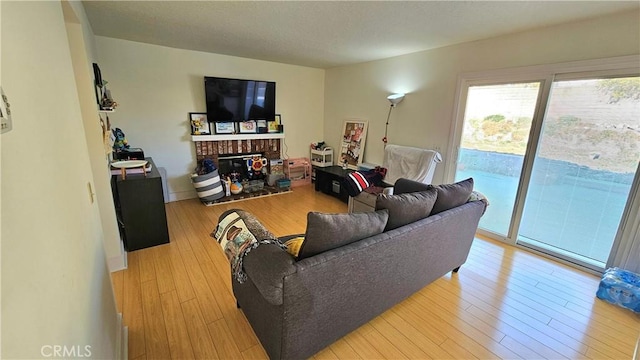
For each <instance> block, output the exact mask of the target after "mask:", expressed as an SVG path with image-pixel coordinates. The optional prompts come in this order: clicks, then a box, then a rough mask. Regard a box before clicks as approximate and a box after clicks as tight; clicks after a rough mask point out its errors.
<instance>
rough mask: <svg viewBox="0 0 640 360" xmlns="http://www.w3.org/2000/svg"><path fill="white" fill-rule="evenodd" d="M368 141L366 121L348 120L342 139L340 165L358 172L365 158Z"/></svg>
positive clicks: (343, 129) (345, 123)
mask: <svg viewBox="0 0 640 360" xmlns="http://www.w3.org/2000/svg"><path fill="white" fill-rule="evenodd" d="M366 139H367V121H366V120H346V121H345V122H344V127H343V128H342V139H340V157H339V163H338V165H343V166H344V165H345V164H346V166H347V167H348V168H350V169H354V170H357V169H358V165H359V164H361V163H362V157H363V156H364V145H365V141H366Z"/></svg>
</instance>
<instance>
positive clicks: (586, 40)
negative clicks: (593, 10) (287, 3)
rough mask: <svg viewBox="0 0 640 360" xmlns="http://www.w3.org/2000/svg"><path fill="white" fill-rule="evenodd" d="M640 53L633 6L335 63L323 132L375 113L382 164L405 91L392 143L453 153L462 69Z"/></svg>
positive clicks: (376, 159)
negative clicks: (393, 104)
mask: <svg viewBox="0 0 640 360" xmlns="http://www.w3.org/2000/svg"><path fill="white" fill-rule="evenodd" d="M638 53H640V19H639V17H638V14H637V12H632V13H623V14H617V15H613V16H607V17H602V18H598V19H593V20H589V21H582V22H576V23H569V24H564V25H560V26H554V27H547V28H543V29H539V30H535V31H528V32H523V33H518V34H512V35H508V36H502V37H497V38H492V39H487V40H482V41H476V42H471V43H464V44H459V45H454V46H449V47H445V48H440V49H434V50H430V51H423V52H419V53H415V54H410V55H405V56H399V57H395V58H391V59H386V60H381V61H374V62H368V63H362V64H356V65H353V66H345V67H339V68H333V69H329V70H327V72H326V76H325V77H326V81H325V117H324V138H325V140H326V141H327V142H329V143H330V144H332V145H333V146H334V147H337V146H338V145H339V139H340V131H341V129H342V124H343V121H344V120H345V119H346V118H361V119H365V120H369V130H368V135H367V141H366V147H365V154H364V161H365V162H370V163H377V164H381V163H382V157H383V143H382V141H381V139H382V137H383V136H384V125H385V120H386V116H387V112H388V109H389V102H388V101H387V100H386V99H385V98H386V96H387V95H389V94H390V93H393V92H406V93H408V95H407V96H406V98H405V99H404V101H403V102H402V103H401V104H399V105H398V107H397V108H396V109H394V110H393V113H392V114H391V120H390V124H389V135H388V138H389V143H394V144H400V145H408V146H416V147H425V148H435V149H439V151H440V152H441V153H442V154H443V155H444V160H445V161H449V160H450V154H447V153H446V149H447V147H448V143H449V137H450V136H449V132H450V127H451V123H452V121H453V118H454V102H455V91H456V82H457V77H458V75H459V74H460V73H461V72H467V71H479V70H489V69H500V68H509V67H517V66H525V65H537V64H549V63H558V62H566V61H573V60H585V59H596V58H604V57H613V56H621V55H631V54H638ZM444 168H445V164H441V165H440V166H438V168H437V170H436V174H435V176H434V183H440V182H444V181H445V180H446V179H444ZM448 180H451V179H448Z"/></svg>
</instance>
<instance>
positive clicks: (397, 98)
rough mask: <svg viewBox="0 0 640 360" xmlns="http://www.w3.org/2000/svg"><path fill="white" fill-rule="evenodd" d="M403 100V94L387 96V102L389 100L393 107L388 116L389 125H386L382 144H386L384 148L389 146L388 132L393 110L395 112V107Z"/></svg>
mask: <svg viewBox="0 0 640 360" xmlns="http://www.w3.org/2000/svg"><path fill="white" fill-rule="evenodd" d="M402 99H404V94H402V93H396V94H391V95H389V96H387V100H389V102H390V103H391V106H389V114H387V123H386V124H385V125H384V137H383V138H382V142H383V143H384V146H385V147H386V146H387V130H388V128H389V118H390V117H391V110H393V108H394V107H396V105H398V104H399V103H400V102H401V101H402Z"/></svg>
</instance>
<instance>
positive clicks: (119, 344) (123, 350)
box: [115, 313, 129, 360]
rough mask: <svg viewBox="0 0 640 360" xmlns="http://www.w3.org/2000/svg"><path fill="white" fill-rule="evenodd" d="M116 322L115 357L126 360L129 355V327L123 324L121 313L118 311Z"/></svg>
mask: <svg viewBox="0 0 640 360" xmlns="http://www.w3.org/2000/svg"><path fill="white" fill-rule="evenodd" d="M117 323H118V330H117V333H116V349H115V359H116V360H127V359H128V357H129V328H127V327H126V326H123V323H122V313H118V321H117Z"/></svg>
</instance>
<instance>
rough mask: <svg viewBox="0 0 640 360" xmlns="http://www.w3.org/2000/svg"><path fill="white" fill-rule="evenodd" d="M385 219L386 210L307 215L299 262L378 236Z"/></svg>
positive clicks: (387, 215) (386, 215) (313, 213)
mask: <svg viewBox="0 0 640 360" xmlns="http://www.w3.org/2000/svg"><path fill="white" fill-rule="evenodd" d="M388 218H389V213H388V212H387V211H386V210H382V211H376V212H366V213H352V214H323V213H319V212H310V213H309V214H307V232H306V234H305V236H304V242H303V243H302V246H301V247H300V251H299V252H298V260H302V259H304V258H308V257H311V256H314V255H316V254H319V253H321V252H325V251H329V250H331V249H335V248H338V247H340V246H343V245H347V244H350V243H352V242H354V241H358V240H362V239H364V238H367V237H369V236H373V235H377V234H380V233H382V231H384V226H385V225H386V224H387V219H388Z"/></svg>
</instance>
